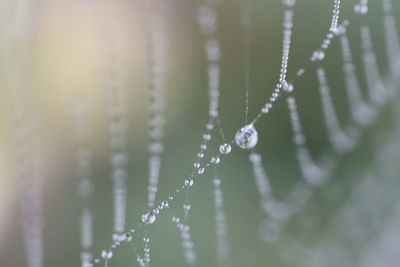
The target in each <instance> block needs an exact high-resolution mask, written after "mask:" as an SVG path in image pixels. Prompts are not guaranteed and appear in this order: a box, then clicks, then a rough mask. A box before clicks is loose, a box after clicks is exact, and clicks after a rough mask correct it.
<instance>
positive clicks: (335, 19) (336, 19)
mask: <svg viewBox="0 0 400 267" xmlns="http://www.w3.org/2000/svg"><path fill="white" fill-rule="evenodd" d="M340 1H341V0H334V3H333V12H332V22H331V27H330V31H331V32H336V31H337V28H338V22H339V12H340Z"/></svg>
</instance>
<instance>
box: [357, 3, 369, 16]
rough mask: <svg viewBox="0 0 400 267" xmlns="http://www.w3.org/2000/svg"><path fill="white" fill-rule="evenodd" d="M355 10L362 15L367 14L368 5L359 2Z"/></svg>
mask: <svg viewBox="0 0 400 267" xmlns="http://www.w3.org/2000/svg"><path fill="white" fill-rule="evenodd" d="M354 12H355V13H358V14H362V15H364V14H367V13H368V6H367V5H366V4H357V5H355V6H354Z"/></svg>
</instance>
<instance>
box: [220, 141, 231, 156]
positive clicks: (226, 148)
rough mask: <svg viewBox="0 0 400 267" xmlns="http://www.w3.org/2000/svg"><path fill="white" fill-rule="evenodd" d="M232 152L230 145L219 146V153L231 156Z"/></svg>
mask: <svg viewBox="0 0 400 267" xmlns="http://www.w3.org/2000/svg"><path fill="white" fill-rule="evenodd" d="M231 150H232V147H231V145H230V144H228V143H225V144H222V145H220V146H219V152H221V153H222V154H229V153H230V152H231Z"/></svg>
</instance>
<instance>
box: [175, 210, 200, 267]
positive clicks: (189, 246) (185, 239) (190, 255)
mask: <svg viewBox="0 0 400 267" xmlns="http://www.w3.org/2000/svg"><path fill="white" fill-rule="evenodd" d="M172 222H173V223H175V224H176V226H177V227H178V229H179V230H180V232H181V237H182V247H183V249H184V257H185V260H186V263H187V264H188V265H190V266H195V265H196V257H197V256H196V252H195V250H194V248H193V247H194V245H193V241H192V240H191V236H190V231H189V230H190V227H189V225H187V224H184V223H181V219H180V218H179V217H172Z"/></svg>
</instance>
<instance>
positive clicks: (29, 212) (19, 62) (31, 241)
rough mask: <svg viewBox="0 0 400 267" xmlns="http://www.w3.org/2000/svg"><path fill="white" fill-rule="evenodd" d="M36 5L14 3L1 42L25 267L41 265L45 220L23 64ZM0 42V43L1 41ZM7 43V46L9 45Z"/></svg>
mask: <svg viewBox="0 0 400 267" xmlns="http://www.w3.org/2000/svg"><path fill="white" fill-rule="evenodd" d="M35 8H37V5H35V3H34V1H31V0H23V1H18V2H16V3H15V14H13V20H12V22H11V30H12V31H11V32H10V33H11V34H10V36H7V37H9V40H4V44H5V45H6V49H5V50H6V51H7V52H9V55H7V54H5V55H2V56H5V57H8V56H10V59H11V63H12V64H11V67H12V68H13V70H12V72H11V77H10V80H11V81H12V83H13V85H14V86H13V88H10V95H11V97H13V100H14V101H13V105H12V115H13V117H12V121H13V123H15V125H14V126H15V135H14V136H13V138H14V140H13V141H14V142H15V143H14V144H13V145H14V147H15V149H14V151H15V154H14V155H12V157H13V159H14V160H15V162H16V163H17V164H18V168H17V170H16V173H15V177H16V178H17V180H18V182H19V185H20V194H19V196H20V198H19V205H20V212H21V218H22V222H21V224H22V225H21V226H22V232H23V243H24V247H25V253H24V258H25V260H26V266H27V267H43V266H44V258H45V255H44V238H43V229H44V218H43V200H42V192H43V180H44V177H43V162H42V156H43V154H42V153H41V151H42V147H41V143H40V141H41V140H40V139H39V125H38V119H39V117H38V113H37V112H36V111H37V110H38V109H37V107H36V106H35V105H34V104H33V103H32V99H34V97H33V96H34V92H35V88H32V85H31V84H29V82H31V81H32V79H31V78H32V71H33V70H32V69H31V68H30V67H29V66H30V65H29V64H28V62H27V61H26V59H27V58H29V59H31V57H30V55H29V52H30V50H29V48H28V46H27V44H28V43H29V42H28V40H29V38H32V37H35V35H36V33H37V32H36V31H37V29H36V27H37V20H36V19H37V18H36V17H35V14H37V13H36V11H37V10H35ZM2 41H3V40H2ZM7 41H8V42H9V43H8V42H7Z"/></svg>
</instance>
